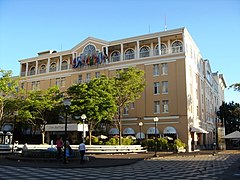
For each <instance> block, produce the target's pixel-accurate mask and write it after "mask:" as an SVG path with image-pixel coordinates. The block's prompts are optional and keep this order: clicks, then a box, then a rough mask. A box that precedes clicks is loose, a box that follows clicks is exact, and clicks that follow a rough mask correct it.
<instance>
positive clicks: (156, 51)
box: [154, 44, 159, 56]
mask: <svg viewBox="0 0 240 180" xmlns="http://www.w3.org/2000/svg"><path fill="white" fill-rule="evenodd" d="M154 55H155V56H158V55H159V50H158V44H157V45H156V46H155V48H154Z"/></svg>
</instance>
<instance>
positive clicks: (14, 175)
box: [0, 151, 240, 180]
mask: <svg viewBox="0 0 240 180" xmlns="http://www.w3.org/2000/svg"><path fill="white" fill-rule="evenodd" d="M152 156H153V154H152V153H147V154H128V155H96V156H95V158H96V159H93V160H90V161H89V162H87V163H86V164H84V165H80V164H79V161H78V160H76V161H72V162H69V164H67V165H64V164H62V162H57V161H56V162H51V163H50V162H36V161H34V162H25V163H24V162H22V163H21V162H18V161H14V160H6V159H5V158H4V157H3V156H2V157H1V161H0V179H139V180H144V179H148V180H152V179H154V180H155V179H240V169H239V167H240V152H239V151H223V152H220V153H218V154H217V155H214V156H213V155H212V153H211V152H208V153H186V154H185V153H184V154H159V156H160V157H156V158H153V157H152ZM4 162H5V164H4ZM94 165H95V166H94Z"/></svg>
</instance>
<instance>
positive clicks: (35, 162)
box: [0, 153, 153, 168]
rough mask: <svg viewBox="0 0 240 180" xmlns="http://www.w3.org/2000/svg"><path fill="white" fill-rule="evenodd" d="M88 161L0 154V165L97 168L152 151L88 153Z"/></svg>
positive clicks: (146, 155) (147, 155) (131, 160)
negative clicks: (65, 160) (64, 160)
mask: <svg viewBox="0 0 240 180" xmlns="http://www.w3.org/2000/svg"><path fill="white" fill-rule="evenodd" d="M88 157H89V161H86V163H84V164H80V159H79V158H74V159H69V162H68V163H67V164H64V163H63V159H61V160H57V159H55V158H47V159H45V158H25V157H22V156H21V155H1V156H0V165H6V166H14V167H36V168H98V167H112V166H123V165H129V164H132V163H135V162H137V161H140V160H143V159H145V158H151V157H153V154H152V153H138V154H137V153H131V154H113V155H111V154H98V155H88Z"/></svg>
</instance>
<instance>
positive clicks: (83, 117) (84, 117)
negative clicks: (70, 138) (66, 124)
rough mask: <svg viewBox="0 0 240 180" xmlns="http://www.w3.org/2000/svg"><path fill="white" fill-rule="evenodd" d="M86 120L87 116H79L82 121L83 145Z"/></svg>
mask: <svg viewBox="0 0 240 180" xmlns="http://www.w3.org/2000/svg"><path fill="white" fill-rule="evenodd" d="M86 118H87V116H86V115H85V114H82V115H81V119H82V120H83V137H82V140H83V143H85V129H84V126H85V119H86Z"/></svg>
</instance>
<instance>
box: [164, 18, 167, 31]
mask: <svg viewBox="0 0 240 180" xmlns="http://www.w3.org/2000/svg"><path fill="white" fill-rule="evenodd" d="M166 30H167V18H166V16H165V18H164V31H166Z"/></svg>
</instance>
